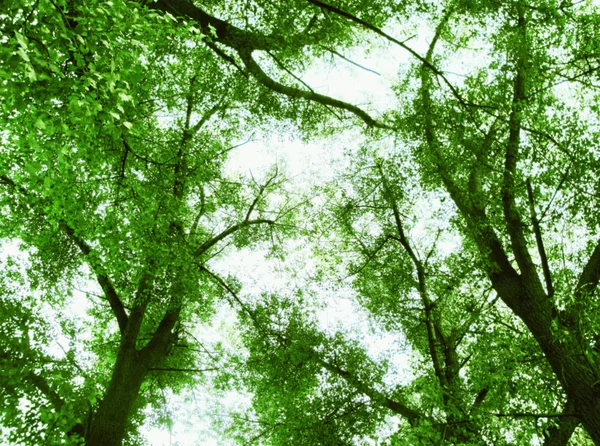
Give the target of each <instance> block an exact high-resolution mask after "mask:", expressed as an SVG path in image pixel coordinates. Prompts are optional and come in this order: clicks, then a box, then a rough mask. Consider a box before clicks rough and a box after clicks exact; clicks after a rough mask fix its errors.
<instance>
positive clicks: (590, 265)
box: [575, 242, 600, 300]
mask: <svg viewBox="0 0 600 446" xmlns="http://www.w3.org/2000/svg"><path fill="white" fill-rule="evenodd" d="M599 279H600V242H598V244H597V245H596V247H595V248H594V252H592V255H591V256H590V258H589V259H588V261H587V263H586V265H585V266H584V267H583V271H582V272H581V275H580V276H579V281H578V282H577V287H576V288H575V297H576V298H577V300H579V299H580V298H581V297H583V296H585V295H587V294H590V295H591V294H593V293H594V291H595V290H596V287H597V286H598V280H599Z"/></svg>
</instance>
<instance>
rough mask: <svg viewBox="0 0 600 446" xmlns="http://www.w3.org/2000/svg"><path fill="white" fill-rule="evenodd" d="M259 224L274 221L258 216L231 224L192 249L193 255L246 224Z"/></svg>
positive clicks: (271, 223) (202, 252) (205, 249)
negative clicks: (194, 249) (254, 218)
mask: <svg viewBox="0 0 600 446" xmlns="http://www.w3.org/2000/svg"><path fill="white" fill-rule="evenodd" d="M260 224H269V225H273V224H275V222H274V221H273V220H267V219H264V218H259V219H256V220H244V221H243V222H241V223H237V224H235V225H233V226H231V227H229V228H227V229H225V230H224V231H223V232H221V233H220V234H218V235H216V236H214V237H213V238H211V239H210V240H208V241H206V242H204V243H203V244H202V245H200V246H199V247H198V248H197V249H196V251H194V256H195V257H200V256H201V255H202V254H204V253H205V252H206V251H208V250H209V249H210V248H212V247H213V246H215V245H216V244H217V243H219V242H220V241H221V240H223V239H225V238H226V237H228V236H229V235H231V234H233V233H235V232H237V231H239V230H240V229H243V228H246V227H248V226H252V225H260Z"/></svg>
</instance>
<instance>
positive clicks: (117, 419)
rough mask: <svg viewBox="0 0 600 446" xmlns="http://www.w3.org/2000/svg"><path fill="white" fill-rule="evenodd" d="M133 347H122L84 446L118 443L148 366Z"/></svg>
mask: <svg viewBox="0 0 600 446" xmlns="http://www.w3.org/2000/svg"><path fill="white" fill-rule="evenodd" d="M139 356H140V354H139V352H138V351H137V350H136V349H135V347H134V346H131V347H124V346H121V348H120V349H119V353H118V355H117V361H116V363H115V367H114V369H113V374H112V377H111V380H110V384H109V386H108V388H107V389H106V393H105V394H104V398H103V399H102V401H101V402H100V405H99V407H98V410H97V411H96V414H95V416H94V418H93V420H92V425H91V426H90V430H89V432H88V435H87V438H86V442H85V444H86V446H120V445H121V444H122V443H123V439H124V437H125V434H126V432H127V423H128V421H129V416H130V415H131V412H132V410H133V407H134V404H135V401H136V399H137V397H138V394H139V393H140V387H141V385H142V383H143V381H144V378H145V376H146V373H147V372H148V367H147V366H146V364H145V361H141V360H140V359H141V358H140V357H139Z"/></svg>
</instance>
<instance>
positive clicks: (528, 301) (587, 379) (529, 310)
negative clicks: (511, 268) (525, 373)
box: [492, 277, 600, 445]
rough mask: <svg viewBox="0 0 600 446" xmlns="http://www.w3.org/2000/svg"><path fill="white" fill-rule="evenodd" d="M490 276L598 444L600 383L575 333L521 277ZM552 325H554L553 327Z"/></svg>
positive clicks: (599, 436) (544, 297)
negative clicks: (528, 332) (532, 338)
mask: <svg viewBox="0 0 600 446" xmlns="http://www.w3.org/2000/svg"><path fill="white" fill-rule="evenodd" d="M504 279H505V280H501V279H500V278H499V277H495V278H492V282H493V283H494V282H495V283H494V285H495V288H496V291H497V292H498V294H500V297H501V298H502V300H503V301H504V302H505V303H506V304H507V305H508V306H509V307H511V309H512V310H513V311H514V312H515V313H516V314H517V316H519V317H520V318H521V320H522V321H523V322H524V323H525V325H527V327H528V328H529V330H530V331H531V333H532V334H533V336H534V338H535V339H536V341H537V342H538V344H539V345H540V347H541V349H542V351H543V352H544V355H545V356H546V359H547V360H548V362H549V363H550V366H551V367H552V370H553V371H554V373H555V375H556V377H557V378H558V380H559V382H560V383H561V385H562V387H563V389H564V390H565V393H566V394H567V398H568V400H569V401H572V403H573V407H574V412H575V414H576V415H577V417H578V418H579V420H580V421H581V424H582V425H583V427H584V428H585V430H586V432H587V433H588V434H589V436H590V437H591V438H592V439H593V440H594V443H595V444H597V445H600V384H599V383H598V379H597V378H596V372H597V371H596V370H594V367H595V366H594V365H593V364H591V363H590V362H589V360H588V359H587V358H586V356H585V352H584V351H583V347H582V346H581V344H580V343H579V342H578V341H577V337H576V335H575V334H574V333H573V332H571V331H569V330H567V328H566V327H564V326H562V324H560V323H557V322H556V321H554V322H553V317H552V305H551V303H550V302H549V300H548V299H547V298H546V296H545V295H542V294H538V293H535V291H534V290H532V289H531V288H530V287H528V286H527V284H525V283H524V280H523V279H522V278H520V277H513V278H504ZM553 326H554V327H553Z"/></svg>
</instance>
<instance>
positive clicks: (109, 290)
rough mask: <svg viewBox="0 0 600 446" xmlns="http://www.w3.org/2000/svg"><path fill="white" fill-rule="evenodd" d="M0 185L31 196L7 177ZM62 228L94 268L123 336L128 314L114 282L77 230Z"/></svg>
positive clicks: (65, 225) (62, 226)
mask: <svg viewBox="0 0 600 446" xmlns="http://www.w3.org/2000/svg"><path fill="white" fill-rule="evenodd" d="M0 183H3V184H6V185H8V186H10V187H12V188H13V189H15V190H16V191H18V192H19V193H20V194H21V195H23V196H25V197H30V196H31V194H30V193H29V191H27V189H25V188H24V187H22V186H18V185H17V184H16V183H15V182H14V181H13V180H12V179H11V178H9V177H7V176H6V175H0ZM59 226H60V228H61V229H62V230H63V232H64V233H65V234H66V235H67V236H68V237H69V238H70V239H71V240H72V241H73V242H74V243H75V245H77V247H78V248H79V250H80V251H81V252H82V254H83V255H84V256H85V257H86V259H87V263H88V264H89V265H90V267H91V268H92V271H93V272H94V274H95V275H96V278H97V280H98V283H99V284H100V287H101V288H102V291H104V294H105V296H106V299H107V300H108V303H109V304H110V308H111V309H112V311H113V313H114V315H115V317H116V318H117V323H118V324H119V330H120V332H121V335H123V333H124V332H125V327H126V326H127V313H126V312H125V307H124V306H123V303H122V302H121V299H120V298H119V296H118V294H117V291H116V290H115V288H114V286H113V285H112V282H111V281H110V279H109V278H108V276H107V275H106V273H105V272H104V271H103V269H104V268H102V266H101V265H99V264H98V261H97V260H96V258H95V256H94V255H93V254H92V248H91V247H90V246H89V245H88V244H87V243H86V242H85V241H84V240H83V239H82V238H81V237H79V236H77V235H76V234H75V230H74V229H73V228H72V227H71V226H69V225H68V224H67V223H66V222H65V221H60V222H59Z"/></svg>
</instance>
